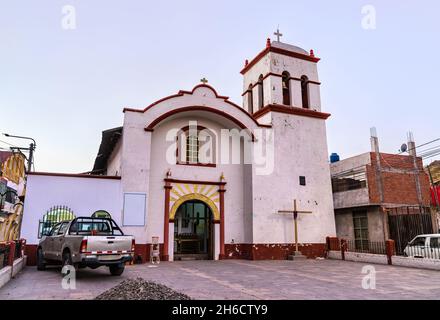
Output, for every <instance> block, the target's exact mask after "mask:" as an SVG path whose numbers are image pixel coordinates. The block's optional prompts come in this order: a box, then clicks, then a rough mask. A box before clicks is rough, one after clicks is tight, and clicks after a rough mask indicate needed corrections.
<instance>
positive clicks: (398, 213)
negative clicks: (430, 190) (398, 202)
mask: <svg viewBox="0 0 440 320" xmlns="http://www.w3.org/2000/svg"><path fill="white" fill-rule="evenodd" d="M387 215H388V226H389V231H390V239H392V240H394V241H395V244H396V254H397V255H405V252H404V251H405V248H407V246H408V243H409V242H410V241H411V240H413V239H414V238H415V237H416V236H418V235H423V234H432V233H435V230H434V228H433V221H432V215H431V209H430V208H429V207H418V206H414V207H398V208H390V209H387ZM411 250H413V249H411ZM415 250H419V249H414V250H413V251H414V252H415ZM407 251H408V250H407Z"/></svg>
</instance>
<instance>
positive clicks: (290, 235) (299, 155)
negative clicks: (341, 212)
mask: <svg viewBox="0 0 440 320" xmlns="http://www.w3.org/2000/svg"><path fill="white" fill-rule="evenodd" d="M272 124H273V129H274V141H275V148H274V149H275V151H274V161H275V162H274V163H275V166H274V170H273V172H272V173H271V174H269V175H258V174H256V173H255V171H254V176H253V181H254V184H253V197H254V198H253V200H254V204H253V207H254V215H253V220H254V224H253V226H254V230H253V237H254V242H256V243H292V242H293V241H294V230H293V219H292V217H291V215H289V216H287V215H280V214H278V210H292V209H293V200H294V199H297V200H298V209H299V210H306V211H312V214H300V215H299V218H298V226H299V241H300V242H305V243H324V242H325V237H326V236H334V235H336V230H335V220H334V212H333V198H332V191H331V181H330V169H329V165H328V160H327V156H328V152H327V140H326V127H325V121H323V120H319V119H314V118H309V117H300V116H296V115H286V114H281V113H272ZM300 176H305V177H306V186H301V185H300V184H299V177H300Z"/></svg>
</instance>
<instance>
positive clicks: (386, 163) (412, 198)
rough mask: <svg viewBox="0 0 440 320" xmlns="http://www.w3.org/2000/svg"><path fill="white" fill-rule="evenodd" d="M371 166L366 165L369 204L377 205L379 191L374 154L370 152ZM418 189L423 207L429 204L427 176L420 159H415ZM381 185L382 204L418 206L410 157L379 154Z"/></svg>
mask: <svg viewBox="0 0 440 320" xmlns="http://www.w3.org/2000/svg"><path fill="white" fill-rule="evenodd" d="M370 155H371V165H367V180H368V186H369V196H370V202H373V203H379V202H380V196H379V189H378V185H377V176H376V166H377V162H376V153H375V152H371V153H370ZM417 166H418V168H419V170H420V171H419V180H420V188H421V191H422V201H423V205H426V206H429V204H430V184H429V178H428V175H427V174H426V173H425V172H424V171H423V163H422V159H421V158H417ZM381 167H382V183H383V190H384V203H392V204H402V205H419V201H418V197H417V189H416V181H415V175H414V173H413V172H412V171H413V170H414V162H413V158H412V157H411V156H405V155H394V154H386V153H381Z"/></svg>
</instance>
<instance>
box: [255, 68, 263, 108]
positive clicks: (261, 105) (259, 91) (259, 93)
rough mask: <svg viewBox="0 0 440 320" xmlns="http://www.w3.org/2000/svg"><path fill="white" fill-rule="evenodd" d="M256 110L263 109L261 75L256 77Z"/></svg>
mask: <svg viewBox="0 0 440 320" xmlns="http://www.w3.org/2000/svg"><path fill="white" fill-rule="evenodd" d="M257 84H258V109H261V108H263V107H264V90H263V75H262V74H260V76H259V77H258V83H257Z"/></svg>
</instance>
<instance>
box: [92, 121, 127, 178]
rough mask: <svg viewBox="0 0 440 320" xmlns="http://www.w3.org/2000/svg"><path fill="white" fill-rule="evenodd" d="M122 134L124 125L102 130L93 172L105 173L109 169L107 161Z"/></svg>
mask: <svg viewBox="0 0 440 320" xmlns="http://www.w3.org/2000/svg"><path fill="white" fill-rule="evenodd" d="M121 136H122V127H117V128H113V129H108V130H105V131H103V132H102V139H101V144H100V146H99V151H98V154H97V156H96V159H95V164H94V165H93V170H92V172H93V173H104V172H105V170H106V169H107V161H108V158H109V157H110V155H111V154H112V152H113V149H114V147H115V146H116V143H117V142H118V141H119V139H120V138H121Z"/></svg>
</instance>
